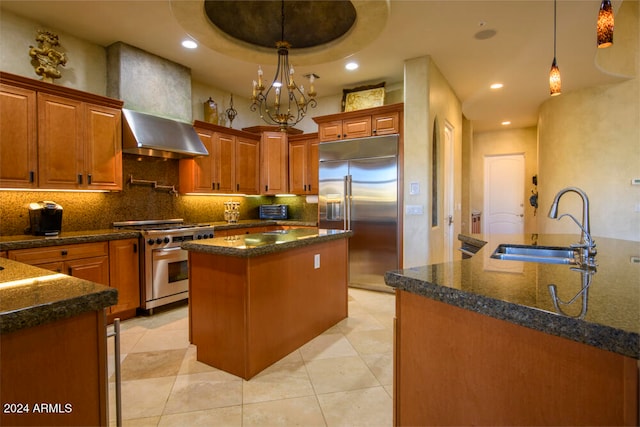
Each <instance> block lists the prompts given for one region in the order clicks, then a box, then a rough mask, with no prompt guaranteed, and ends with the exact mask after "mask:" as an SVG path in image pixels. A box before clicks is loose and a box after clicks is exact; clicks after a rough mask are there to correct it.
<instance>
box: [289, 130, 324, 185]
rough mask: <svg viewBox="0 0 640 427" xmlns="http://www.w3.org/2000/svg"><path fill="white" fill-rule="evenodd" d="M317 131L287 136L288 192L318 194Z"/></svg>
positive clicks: (318, 141) (318, 142)
mask: <svg viewBox="0 0 640 427" xmlns="http://www.w3.org/2000/svg"><path fill="white" fill-rule="evenodd" d="M319 144H320V140H319V139H318V134H317V133H310V134H303V135H293V136H290V137H289V193H292V194H296V195H306V194H318V145H319Z"/></svg>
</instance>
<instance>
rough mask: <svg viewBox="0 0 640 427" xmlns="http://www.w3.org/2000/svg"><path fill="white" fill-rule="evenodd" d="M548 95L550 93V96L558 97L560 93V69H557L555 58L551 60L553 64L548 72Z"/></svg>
mask: <svg viewBox="0 0 640 427" xmlns="http://www.w3.org/2000/svg"><path fill="white" fill-rule="evenodd" d="M549 93H551V96H556V95H560V94H561V93H562V81H561V80H560V68H558V64H557V63H556V58H555V57H554V58H553V62H552V63H551V71H549Z"/></svg>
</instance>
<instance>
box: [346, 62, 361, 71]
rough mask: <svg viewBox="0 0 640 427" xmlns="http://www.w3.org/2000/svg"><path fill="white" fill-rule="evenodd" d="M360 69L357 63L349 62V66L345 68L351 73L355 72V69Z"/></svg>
mask: <svg viewBox="0 0 640 427" xmlns="http://www.w3.org/2000/svg"><path fill="white" fill-rule="evenodd" d="M358 67H359V65H358V63H357V62H349V63H347V65H345V66H344V68H346V69H347V70H349V71H353V70H355V69H357V68H358Z"/></svg>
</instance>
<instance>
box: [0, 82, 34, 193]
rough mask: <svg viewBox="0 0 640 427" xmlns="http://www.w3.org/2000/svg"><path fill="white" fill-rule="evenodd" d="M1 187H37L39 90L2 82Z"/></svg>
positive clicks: (0, 108)
mask: <svg viewBox="0 0 640 427" xmlns="http://www.w3.org/2000/svg"><path fill="white" fill-rule="evenodd" d="M0 111H2V114H0V129H2V132H0V188H36V187H37V181H36V173H37V170H38V154H37V150H38V139H37V131H36V117H37V116H36V92H35V91H34V90H31V89H24V88H20V87H14V86H10V85H6V84H0Z"/></svg>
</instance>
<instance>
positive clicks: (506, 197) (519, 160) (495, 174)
mask: <svg viewBox="0 0 640 427" xmlns="http://www.w3.org/2000/svg"><path fill="white" fill-rule="evenodd" d="M483 217H484V221H483V233H488V234H522V233H523V232H524V154H509V155H503V156H485V158H484V215H483Z"/></svg>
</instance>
